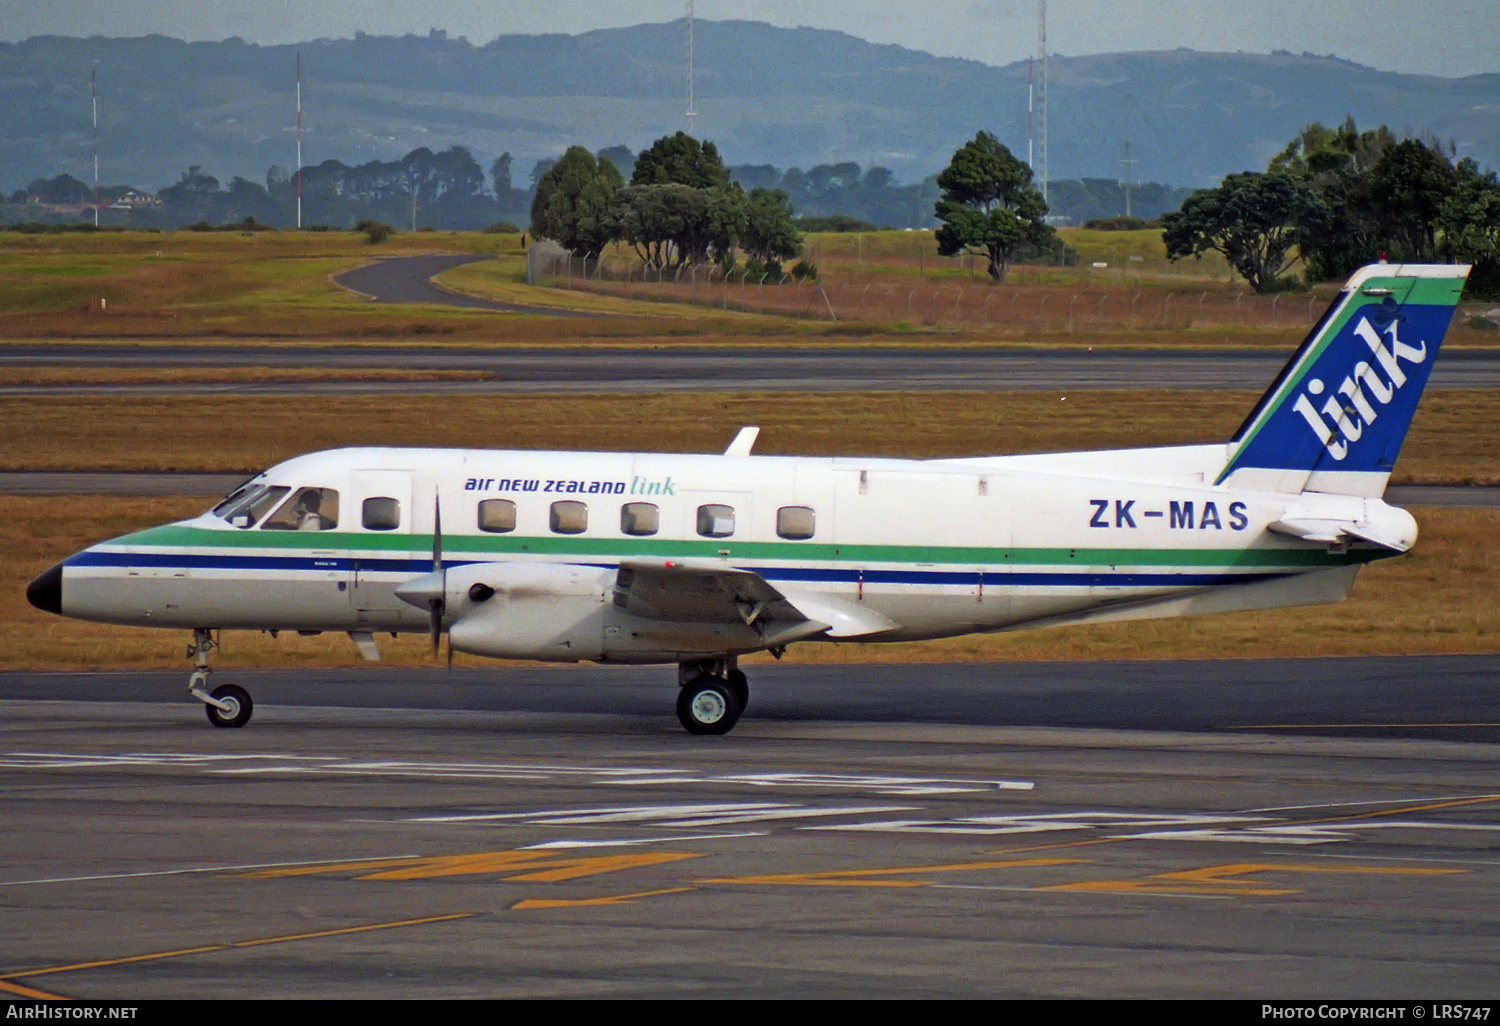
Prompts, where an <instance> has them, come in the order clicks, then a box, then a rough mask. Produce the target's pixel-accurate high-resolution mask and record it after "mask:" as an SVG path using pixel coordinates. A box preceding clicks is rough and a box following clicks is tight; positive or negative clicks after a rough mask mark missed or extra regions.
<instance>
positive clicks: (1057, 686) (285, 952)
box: [0, 658, 1500, 1019]
mask: <svg viewBox="0 0 1500 1026" xmlns="http://www.w3.org/2000/svg"><path fill="white" fill-rule="evenodd" d="M1497 675H1500V665H1497V664H1496V661H1495V660H1494V659H1451V658H1445V659H1433V660H1420V659H1407V660H1400V659H1398V660H1307V661H1289V662H1276V663H1257V662H1230V663H1202V662H1200V663H1181V664H1175V663H1123V664H1090V663H1083V664H1047V665H1027V666H951V667H927V666H888V667H848V666H835V667H792V666H785V665H780V666H775V667H764V668H758V669H757V670H756V671H755V673H754V676H753V678H752V683H753V687H754V689H755V691H754V697H753V698H752V705H751V711H750V712H749V713H747V716H746V718H745V719H744V720H742V721H741V723H740V725H739V727H738V728H737V729H736V731H735V732H734V733H733V734H731V735H730V736H728V737H725V738H694V737H690V736H688V735H687V734H685V733H684V732H682V731H681V730H680V729H679V728H678V727H677V725H676V723H675V720H674V719H673V717H672V715H671V713H670V712H669V711H668V706H669V704H670V700H671V698H672V690H673V689H672V687H671V685H670V683H668V677H669V676H670V675H668V674H663V673H662V672H661V671H659V670H649V669H631V668H622V669H616V670H604V669H592V670H588V669H547V670H526V669H509V668H504V667H496V668H495V669H494V670H493V671H490V672H480V671H469V670H463V671H458V672H455V673H454V674H452V675H451V676H448V675H444V674H442V673H441V672H440V671H438V672H426V671H423V672H409V671H408V672H403V671H395V672H392V671H379V670H374V671H371V670H357V671H334V672H330V671H309V672H303V673H301V674H295V675H294V674H255V673H244V674H237V675H236V677H237V679H239V680H241V681H242V682H243V683H247V684H249V685H250V686H251V688H252V690H253V691H254V692H255V694H256V696H257V698H258V699H259V700H260V702H261V705H260V708H259V710H258V711H257V718H256V720H255V721H254V722H252V723H251V725H250V726H249V727H247V728H245V729H243V730H240V731H214V730H212V729H211V728H210V727H209V726H208V725H207V723H206V722H205V721H204V717H203V715H202V713H201V711H200V710H199V709H198V708H196V707H195V706H194V704H193V703H191V702H190V701H188V700H186V698H185V696H183V695H182V694H181V692H182V683H183V678H184V676H185V673H174V674H128V675H117V674H104V675H90V674H50V675H39V674H5V675H0V788H3V791H4V793H5V795H6V800H5V802H4V803H0V902H3V904H4V908H5V923H6V929H5V931H4V940H3V941H0V994H3V995H6V996H13V997H17V998H32V997H35V996H36V995H38V994H51V995H58V996H64V997H74V998H79V999H83V1000H99V999H116V1000H121V999H123V1000H127V1001H128V1000H130V999H136V998H152V997H189V996H192V997H198V996H202V995H205V994H212V995H214V996H217V997H257V998H266V997H312V996H318V997H326V996H328V995H332V994H337V995H339V996H344V997H358V998H371V999H382V1000H389V999H394V998H423V997H559V996H562V997H689V996H691V997H699V996H702V997H792V996H797V997H809V996H813V997H856V996H857V997H872V996H874V997H929V996H931V997H938V996H976V997H1093V998H1105V997H1109V998H1118V997H1187V998H1195V997H1196V998H1203V997H1235V998H1241V999H1253V1000H1255V1001H1257V1002H1264V1001H1289V1000H1297V1001H1299V1002H1309V1001H1314V1000H1316V1001H1328V1000H1337V999H1347V998H1367V999H1368V998H1381V999H1385V1000H1387V1001H1388V1002H1390V1004H1392V1005H1393V1006H1397V1007H1401V1008H1403V1009H1405V1018H1408V1019H1410V1018H1415V1015H1414V1013H1413V1005H1412V1002H1413V1001H1415V1000H1418V999H1427V1000H1428V1001H1429V1002H1430V1001H1432V1000H1438V1001H1453V1000H1461V999H1464V998H1474V997H1486V996H1489V995H1492V994H1493V990H1494V983H1495V980H1496V979H1500V948H1497V947H1496V946H1495V944H1494V938H1495V936H1497V935H1500V861H1497V860H1496V858H1495V856H1494V845H1495V843H1496V840H1495V839H1496V838H1497V837H1500V788H1497V784H1496V779H1495V774H1494V766H1495V764H1496V760H1497V758H1500V744H1497V741H1500V708H1497V697H1496V696H1497V693H1500V691H1497V689H1496V688H1495V686H1494V684H1495V681H1496V677H1497ZM1429 1009H1430V1006H1424V1011H1425V1010H1429Z"/></svg>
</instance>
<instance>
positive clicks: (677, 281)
mask: <svg viewBox="0 0 1500 1026" xmlns="http://www.w3.org/2000/svg"><path fill="white" fill-rule="evenodd" d="M538 263H539V264H540V265H541V266H538V267H537V268H536V269H535V270H536V283H538V284H543V283H545V284H548V285H552V286H554V287H557V288H566V289H574V290H578V291H584V292H593V293H598V294H603V295H611V296H617V297H620V298H624V299H630V300H637V301H645V302H658V303H680V304H691V305H696V306H702V307H711V308H717V309H722V310H737V311H742V312H746V313H760V314H768V315H774V316H781V317H796V318H803V319H808V320H822V321H863V322H871V323H887V324H892V323H894V324H907V325H912V326H923V327H938V328H953V329H969V330H975V329H986V328H987V329H993V330H996V331H1001V332H1014V333H1017V334H1036V333H1041V334H1065V335H1066V334H1078V333H1085V332H1112V331H1145V330H1158V331H1159V330H1185V329H1189V328H1197V329H1203V328H1210V329H1213V328H1224V329H1231V328H1257V329H1282V328H1285V329H1294V328H1296V329H1306V328H1307V327H1309V326H1311V324H1312V323H1313V322H1314V321H1315V320H1316V318H1317V315H1318V313H1319V312H1320V311H1321V310H1322V308H1323V307H1324V306H1325V305H1326V304H1327V302H1328V298H1329V297H1328V296H1326V295H1322V294H1318V293H1305V292H1304V293H1286V294H1280V295H1272V296H1258V295H1256V294H1254V293H1253V292H1249V291H1239V292H1235V293H1227V292H1225V291H1224V290H1223V289H1221V288H1214V289H1203V288H1164V287H1161V286H1159V285H1145V284H1142V285H1137V284H1135V283H1132V282H1129V281H1123V282H1121V281H1108V280H1102V281H1100V280H1096V281H1095V282H1094V283H1093V286H1092V287H1084V288H1078V287H1070V286H1067V285H1026V284H1000V285H991V284H989V283H988V282H986V281H984V280H982V279H981V280H978V281H973V280H970V281H965V280H963V279H953V278H949V279H947V280H942V279H939V280H932V279H924V278H910V277H908V278H891V277H889V276H880V275H877V274H868V275H865V274H860V273H858V272H855V273H851V274H839V275H836V276H834V275H824V276H822V277H820V278H818V279H808V280H805V281H803V280H797V279H795V278H793V277H792V276H791V275H789V274H782V275H780V276H775V275H770V274H760V275H753V274H751V273H750V272H748V271H746V270H744V269H742V268H734V269H731V270H730V271H729V272H728V273H727V274H726V273H724V272H723V271H722V270H721V269H720V268H719V267H718V266H717V265H713V264H702V265H698V266H688V267H682V268H678V269H675V270H673V269H666V268H651V267H642V266H641V265H640V264H639V263H632V262H630V261H627V260H625V259H622V258H617V257H613V256H606V257H605V258H604V259H602V260H598V259H592V258H590V259H584V258H581V257H572V256H568V255H566V254H563V255H557V256H549V257H547V258H546V259H545V262H542V261H538ZM1027 277H1031V278H1032V279H1033V280H1036V279H1037V278H1039V277H1040V275H1039V274H1028V269H1026V268H1024V267H1022V268H1017V269H1016V272H1015V273H1013V274H1012V276H1011V281H1012V282H1024V281H1025V280H1026V278H1027Z"/></svg>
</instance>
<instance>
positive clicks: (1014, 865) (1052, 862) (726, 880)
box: [694, 858, 1087, 887]
mask: <svg viewBox="0 0 1500 1026" xmlns="http://www.w3.org/2000/svg"><path fill="white" fill-rule="evenodd" d="M1086 861H1087V860H1085V859H1072V858H1030V859H1002V860H995V861H985V862H952V863H946V864H940V865H934V866H894V867H888V868H883V869H828V870H815V871H813V872H810V873H769V874H761V875H753V876H723V877H709V878H706V879H701V880H695V881H694V882H695V883H697V884H700V885H703V886H709V885H713V884H736V885H738V884H757V885H766V884H770V885H777V886H796V887H926V886H930V885H931V883H932V881H930V880H911V879H891V878H892V877H906V876H910V875H911V874H914V873H957V872H966V871H975V870H991V869H1030V868H1034V867H1038V866H1066V865H1076V864H1080V863H1084V862H1086Z"/></svg>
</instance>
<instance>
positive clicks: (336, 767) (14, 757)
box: [0, 752, 1036, 797]
mask: <svg viewBox="0 0 1500 1026" xmlns="http://www.w3.org/2000/svg"><path fill="white" fill-rule="evenodd" d="M0 767H4V768H12V769H37V770H71V769H97V768H101V767H107V768H127V767H146V768H150V767H174V768H182V769H197V770H200V771H202V772H205V773H211V774H215V775H225V776H260V775H278V774H307V775H318V774H324V775H339V776H370V777H391V776H396V777H418V778H429V779H440V780H449V779H458V780H465V779H467V780H507V781H508V780H537V781H550V780H573V779H576V778H579V777H583V778H586V780H587V781H588V782H589V783H591V784H614V785H618V786H622V787H656V786H669V785H671V786H680V785H683V784H688V785H692V784H717V785H731V786H742V787H754V788H788V789H798V788H818V789H820V790H828V789H848V790H855V791H870V792H873V793H876V794H883V795H890V796H892V797H916V796H920V795H933V794H965V793H985V792H992V791H995V790H1016V791H1029V790H1032V789H1033V788H1034V787H1035V786H1036V785H1035V783H1034V782H1032V781H1027V780H977V779H973V778H962V777H907V776H887V775H880V774H873V775H866V774H846V773H793V772H785V773H775V772H773V773H723V774H715V773H699V772H696V771H691V770H684V769H682V768H678V767H651V766H633V767H631V766H627V767H620V766H590V765H582V766H569V765H561V764H557V763H510V762H500V763H484V762H428V761H421V760H407V759H377V760H372V759H343V758H340V757H337V756H324V755H295V754H290V753H283V752H262V753H252V754H238V755H200V754H197V753H171V752H130V753H124V754H120V755H77V754H73V753H67V752H8V753H5V754H4V755H3V756H0Z"/></svg>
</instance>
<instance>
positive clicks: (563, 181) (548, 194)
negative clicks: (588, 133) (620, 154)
mask: <svg viewBox="0 0 1500 1026" xmlns="http://www.w3.org/2000/svg"><path fill="white" fill-rule="evenodd" d="M622 185H623V181H622V179H621V178H620V172H619V171H618V170H617V169H616V168H615V166H614V165H613V164H611V163H610V162H609V161H607V160H596V159H595V158H594V155H593V154H592V153H590V152H589V151H588V150H586V149H584V148H583V147H582V146H574V147H571V148H570V149H569V150H568V152H567V153H564V154H563V156H562V159H561V160H559V161H558V162H557V163H556V164H554V165H553V166H552V167H551V168H550V169H549V170H548V171H547V172H546V173H545V174H543V175H542V177H541V179H540V180H539V181H538V182H537V185H536V198H535V199H533V200H532V201H531V230H532V232H534V233H535V234H536V235H538V236H540V237H542V238H545V239H552V240H554V241H555V242H557V243H558V244H559V245H561V246H562V247H563V248H564V249H567V250H569V251H570V252H572V253H574V254H577V255H579V256H596V255H598V253H599V252H600V251H601V250H603V249H604V247H605V246H606V245H607V244H608V243H609V242H610V241H611V240H612V239H614V238H617V235H616V234H615V233H616V230H617V228H616V217H615V213H614V211H613V209H612V208H613V206H614V202H615V196H616V194H617V193H618V192H619V191H620V188H621V186H622Z"/></svg>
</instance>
